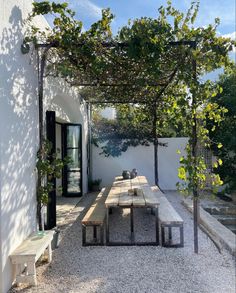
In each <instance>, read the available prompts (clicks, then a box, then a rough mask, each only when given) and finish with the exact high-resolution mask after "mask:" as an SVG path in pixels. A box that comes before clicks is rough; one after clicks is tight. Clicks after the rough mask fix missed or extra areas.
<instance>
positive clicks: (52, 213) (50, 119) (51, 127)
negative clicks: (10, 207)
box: [46, 111, 57, 229]
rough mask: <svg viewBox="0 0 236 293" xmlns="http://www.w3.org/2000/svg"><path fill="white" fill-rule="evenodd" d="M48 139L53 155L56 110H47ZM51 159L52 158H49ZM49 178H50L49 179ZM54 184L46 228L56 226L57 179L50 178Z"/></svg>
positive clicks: (54, 150)
mask: <svg viewBox="0 0 236 293" xmlns="http://www.w3.org/2000/svg"><path fill="white" fill-rule="evenodd" d="M46 124H47V125H46V129H47V140H49V141H50V142H51V144H52V151H51V155H52V154H53V153H55V152H56V115H55V112H54V111H47V112H46ZM49 159H50V158H49ZM48 180H49V179H48ZM50 181H51V183H52V184H53V191H51V192H50V193H49V202H48V206H47V223H46V229H52V228H54V227H56V224H57V223H56V179H50Z"/></svg>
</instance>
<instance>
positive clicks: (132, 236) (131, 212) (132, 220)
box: [130, 207, 134, 244]
mask: <svg viewBox="0 0 236 293" xmlns="http://www.w3.org/2000/svg"><path fill="white" fill-rule="evenodd" d="M130 232H131V243H132V244H133V243H134V210H133V208H132V207H131V208H130Z"/></svg>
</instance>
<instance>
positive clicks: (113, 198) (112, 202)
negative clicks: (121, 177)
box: [105, 186, 120, 207]
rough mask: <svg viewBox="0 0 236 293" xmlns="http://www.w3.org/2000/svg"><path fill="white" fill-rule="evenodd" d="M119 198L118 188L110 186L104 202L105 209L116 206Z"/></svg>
mask: <svg viewBox="0 0 236 293" xmlns="http://www.w3.org/2000/svg"><path fill="white" fill-rule="evenodd" d="M119 197H120V187H116V186H112V187H111V190H110V192H109V193H108V196H107V199H106V201H105V206H106V207H112V206H118V204H119Z"/></svg>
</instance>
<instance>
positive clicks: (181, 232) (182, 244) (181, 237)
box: [179, 226, 184, 247]
mask: <svg viewBox="0 0 236 293" xmlns="http://www.w3.org/2000/svg"><path fill="white" fill-rule="evenodd" d="M179 229H180V247H184V227H183V226H181V227H180V228H179Z"/></svg>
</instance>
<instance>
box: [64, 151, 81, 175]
mask: <svg viewBox="0 0 236 293" xmlns="http://www.w3.org/2000/svg"><path fill="white" fill-rule="evenodd" d="M67 156H68V157H69V158H70V160H71V162H70V163H69V164H68V165H67V167H68V170H74V171H75V170H76V171H79V170H80V155H79V150H78V149H68V150H67Z"/></svg>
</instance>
